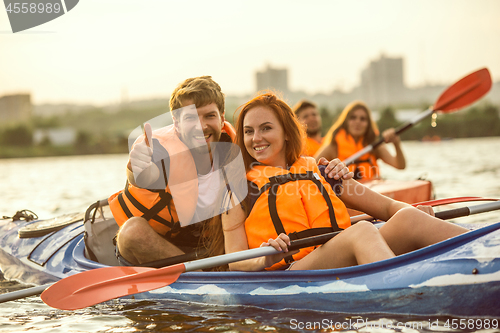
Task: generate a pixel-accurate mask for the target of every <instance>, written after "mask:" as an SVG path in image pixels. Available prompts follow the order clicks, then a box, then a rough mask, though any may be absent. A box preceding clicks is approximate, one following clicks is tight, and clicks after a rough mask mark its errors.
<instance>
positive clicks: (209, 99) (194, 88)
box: [170, 76, 225, 118]
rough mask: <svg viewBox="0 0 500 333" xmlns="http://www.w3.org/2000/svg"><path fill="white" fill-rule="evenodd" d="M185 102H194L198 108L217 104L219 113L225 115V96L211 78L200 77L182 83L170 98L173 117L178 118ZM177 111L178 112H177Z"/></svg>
mask: <svg viewBox="0 0 500 333" xmlns="http://www.w3.org/2000/svg"><path fill="white" fill-rule="evenodd" d="M185 100H192V101H193V103H194V104H195V106H196V107H202V106H205V105H208V104H211V103H215V104H216V105H217V107H218V108H219V113H220V114H221V115H223V114H224V110H225V109H224V107H225V106H224V94H223V93H222V90H221V88H220V86H219V84H218V83H217V82H215V81H214V80H213V79H212V77H211V76H199V77H194V78H190V79H187V80H185V81H184V82H181V83H180V84H179V85H178V86H177V87H176V88H175V90H174V91H173V93H172V95H171V96H170V110H172V116H173V117H174V118H178V116H179V113H180V109H181V108H182V107H183V106H186V105H184V101H185ZM176 111H177V112H176Z"/></svg>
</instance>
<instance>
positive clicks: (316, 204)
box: [245, 157, 351, 270]
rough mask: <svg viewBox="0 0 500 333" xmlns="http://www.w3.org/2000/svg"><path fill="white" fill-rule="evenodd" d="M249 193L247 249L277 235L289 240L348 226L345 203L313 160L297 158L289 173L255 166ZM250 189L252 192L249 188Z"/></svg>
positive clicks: (303, 251) (302, 254) (250, 174)
mask: <svg viewBox="0 0 500 333" xmlns="http://www.w3.org/2000/svg"><path fill="white" fill-rule="evenodd" d="M247 180H248V181H249V182H250V183H249V186H250V189H249V192H252V191H255V190H258V193H257V199H256V201H255V204H254V205H253V207H252V209H251V211H250V214H249V216H248V218H247V219H246V221H245V231H246V235H247V239H248V245H249V247H250V248H256V247H259V246H260V245H261V244H262V243H263V242H267V241H268V240H269V238H276V237H277V236H278V234H280V233H287V234H289V236H290V238H291V239H297V238H300V237H307V236H312V235H314V234H320V233H325V232H331V231H337V230H340V229H345V228H347V227H349V226H350V225H351V221H350V218H349V214H348V213H347V209H346V207H345V205H344V203H343V202H342V201H341V200H340V199H339V198H337V196H336V195H335V193H334V191H333V190H332V188H331V186H330V185H329V184H328V183H327V182H326V181H325V179H324V178H323V177H322V176H321V173H320V171H319V169H318V166H317V165H316V161H315V160H314V159H313V158H312V157H301V158H299V159H298V160H297V161H296V162H295V163H294V164H293V165H292V166H291V167H290V169H289V170H286V169H282V168H277V167H271V166H265V165H257V166H254V167H253V168H252V170H250V171H249V172H248V173H247ZM252 188H253V189H252ZM312 250H314V247H309V248H305V249H301V250H300V252H299V253H297V254H295V255H294V256H293V258H292V257H291V256H290V257H288V258H286V260H282V261H280V262H279V263H276V264H275V265H273V266H272V267H270V268H267V269H269V270H274V269H279V268H281V267H283V266H285V265H287V263H289V262H290V261H293V260H298V259H301V258H303V257H305V256H306V255H307V254H309V253H310V252H311V251H312Z"/></svg>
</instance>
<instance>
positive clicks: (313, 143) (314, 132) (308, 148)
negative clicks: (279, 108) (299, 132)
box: [292, 100, 323, 156]
mask: <svg viewBox="0 0 500 333" xmlns="http://www.w3.org/2000/svg"><path fill="white" fill-rule="evenodd" d="M292 111H293V113H295V116H297V118H298V119H299V122H300V123H301V124H302V125H304V127H305V130H306V133H307V139H306V144H305V151H304V155H307V156H314V154H316V151H318V149H319V147H321V144H322V143H323V138H322V137H321V116H320V114H319V111H318V108H317V106H316V104H314V103H312V102H309V101H306V100H302V101H300V102H298V103H297V104H296V105H295V106H294V107H293V109H292Z"/></svg>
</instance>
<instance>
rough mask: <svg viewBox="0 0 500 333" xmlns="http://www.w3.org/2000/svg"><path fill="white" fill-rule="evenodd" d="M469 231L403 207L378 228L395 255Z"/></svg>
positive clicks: (416, 210) (414, 209)
mask: <svg viewBox="0 0 500 333" xmlns="http://www.w3.org/2000/svg"><path fill="white" fill-rule="evenodd" d="M467 231H469V230H468V229H466V228H463V227H461V226H459V225H456V224H453V223H449V222H446V221H443V220H440V219H438V218H436V217H433V216H431V215H429V214H426V213H424V212H422V211H420V210H418V209H416V208H412V207H409V208H403V209H401V210H399V211H398V212H397V213H396V214H394V215H393V216H392V217H391V218H390V219H389V220H388V221H387V223H386V224H385V225H384V226H383V227H381V228H380V233H381V234H382V236H383V237H384V239H385V241H386V242H387V244H388V245H389V247H390V248H391V249H392V251H393V252H394V253H395V254H396V255H400V254H403V253H407V252H410V251H414V250H417V249H420V248H422V247H426V246H428V245H432V244H435V243H437V242H441V241H443V240H445V239H448V238H451V237H455V236H458V235H461V234H463V233H465V232H467Z"/></svg>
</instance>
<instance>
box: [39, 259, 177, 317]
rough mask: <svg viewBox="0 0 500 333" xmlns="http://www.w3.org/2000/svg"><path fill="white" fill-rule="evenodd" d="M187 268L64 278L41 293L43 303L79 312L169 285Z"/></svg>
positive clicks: (120, 270) (128, 269)
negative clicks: (79, 310) (105, 302)
mask: <svg viewBox="0 0 500 333" xmlns="http://www.w3.org/2000/svg"><path fill="white" fill-rule="evenodd" d="M185 270H186V268H185V266H184V264H177V265H173V266H168V267H164V268H160V269H156V268H149V267H124V266H120V267H105V268H98V269H93V270H90V271H86V272H82V273H79V274H75V275H71V276H69V277H67V278H64V279H62V280H60V281H58V282H56V283H54V284H53V285H52V286H50V287H49V288H47V289H46V290H45V291H44V292H43V293H42V296H41V298H42V300H43V301H44V302H45V303H46V304H47V305H50V306H51V307H54V308H57V309H61V310H76V309H81V308H85V307H87V306H91V305H95V304H98V303H101V302H104V301H109V300H111V299H113V298H118V297H122V296H127V295H133V294H137V293H142V292H145V291H149V290H153V289H158V288H162V287H165V286H168V285H169V284H172V283H174V282H175V281H177V279H178V278H179V275H181V274H182V273H183V272H185Z"/></svg>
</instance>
